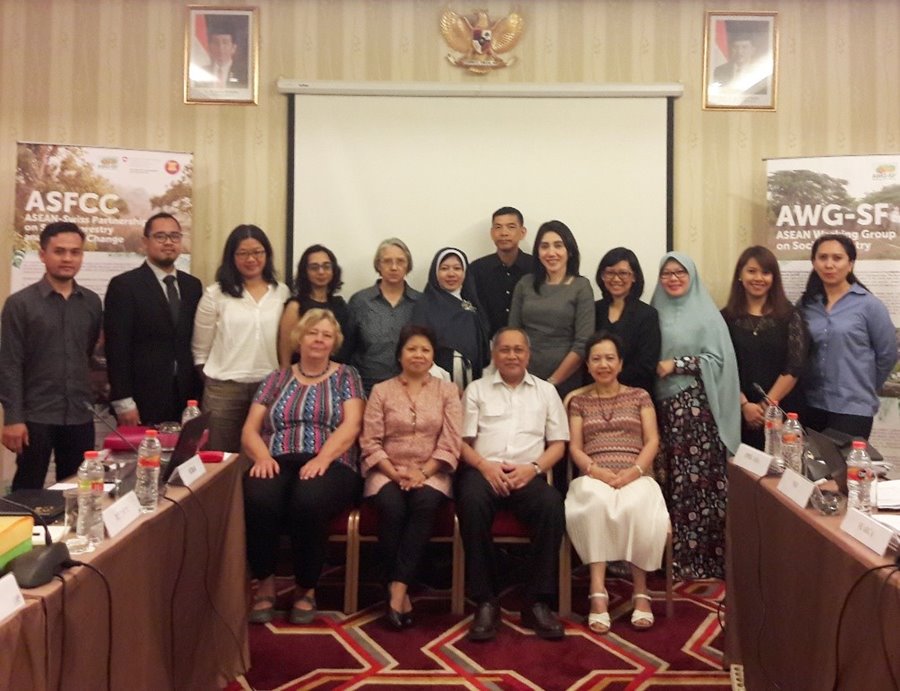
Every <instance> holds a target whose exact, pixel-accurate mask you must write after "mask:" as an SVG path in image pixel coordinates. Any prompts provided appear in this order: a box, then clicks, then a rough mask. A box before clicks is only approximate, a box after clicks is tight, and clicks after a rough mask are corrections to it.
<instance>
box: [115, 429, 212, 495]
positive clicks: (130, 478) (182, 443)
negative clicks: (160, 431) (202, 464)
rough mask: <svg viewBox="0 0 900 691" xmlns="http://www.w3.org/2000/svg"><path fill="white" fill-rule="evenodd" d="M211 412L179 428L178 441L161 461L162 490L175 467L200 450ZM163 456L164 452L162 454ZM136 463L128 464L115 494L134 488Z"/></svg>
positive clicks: (121, 493) (160, 483)
mask: <svg viewBox="0 0 900 691" xmlns="http://www.w3.org/2000/svg"><path fill="white" fill-rule="evenodd" d="M211 418H212V413H203V414H202V415H200V416H199V417H195V418H194V419H193V420H189V421H188V422H186V423H185V424H184V426H183V427H182V428H181V434H179V435H178V441H177V442H175V448H174V449H173V450H172V454H171V456H169V460H168V461H165V460H164V461H163V463H162V464H161V468H160V473H159V488H160V490H163V489H164V488H165V486H166V485H167V484H168V482H169V480H170V479H171V478H172V475H173V474H174V473H175V469H176V468H178V466H180V465H182V464H183V463H184V462H185V461H188V460H190V459H191V458H193V457H194V456H195V455H196V454H197V451H199V450H200V447H201V446H202V444H203V442H205V441H206V433H207V431H208V430H209V421H210V419H211ZM164 457H165V454H164ZM136 465H137V461H136V460H135V461H134V462H132V463H131V464H130V466H131V468H129V469H128V471H126V472H125V473H123V475H124V477H123V478H122V480H121V483H120V484H119V488H118V491H117V494H118V495H119V496H122V495H124V494H127V493H128V492H130V491H131V490H133V489H134V486H135V484H136V483H137V473H135V472H133V471H134V469H135V467H136Z"/></svg>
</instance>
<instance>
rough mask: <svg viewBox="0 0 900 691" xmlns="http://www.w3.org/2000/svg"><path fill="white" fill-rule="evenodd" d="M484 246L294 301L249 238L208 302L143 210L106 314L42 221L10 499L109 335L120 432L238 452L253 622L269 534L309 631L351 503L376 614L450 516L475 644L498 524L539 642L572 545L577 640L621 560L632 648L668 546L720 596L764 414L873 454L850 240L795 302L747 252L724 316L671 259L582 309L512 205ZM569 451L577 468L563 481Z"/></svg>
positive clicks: (878, 325)
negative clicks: (370, 560)
mask: <svg viewBox="0 0 900 691" xmlns="http://www.w3.org/2000/svg"><path fill="white" fill-rule="evenodd" d="M490 233H491V238H492V240H493V242H494V244H495V247H496V252H495V253H492V254H490V255H488V256H485V257H482V258H480V259H478V260H476V261H474V262H472V263H471V264H470V263H469V260H468V257H467V256H466V254H465V253H464V252H463V251H462V250H460V249H458V248H454V247H446V248H442V249H441V250H439V251H438V252H437V253H436V254H435V255H434V258H433V260H432V262H431V267H430V270H429V275H428V282H427V285H426V286H425V287H424V290H423V292H421V293H420V292H419V291H417V290H415V289H413V288H412V287H411V286H410V285H409V284H408V283H407V280H406V278H407V275H408V273H409V272H410V271H411V269H412V263H413V258H412V256H411V254H410V251H409V249H408V248H407V246H406V245H405V244H404V243H403V242H402V241H401V240H400V239H398V238H389V239H387V240H385V241H384V242H382V243H381V244H380V245H379V246H378V248H377V250H376V253H375V257H374V262H373V266H374V269H375V271H376V273H377V275H378V279H377V281H376V283H375V284H374V285H373V286H371V287H369V288H366V289H364V290H361V291H359V292H358V293H356V294H355V295H353V296H352V297H351V298H350V300H349V301H346V302H345V301H344V299H343V298H342V297H341V296H340V295H339V294H338V293H339V290H340V287H341V284H342V280H341V268H340V266H339V264H338V261H337V258H336V257H335V255H334V253H333V252H332V251H331V250H329V249H328V248H327V247H324V246H322V245H313V246H311V247H309V248H307V250H306V251H305V252H304V253H303V254H302V256H301V257H300V260H299V263H298V266H297V272H296V276H295V280H294V285H293V289H290V288H288V286H287V285H285V284H284V283H281V282H279V281H278V280H277V277H276V274H275V270H274V263H273V256H272V247H271V244H270V243H269V240H268V238H267V237H266V235H265V233H264V232H263V231H262V230H261V229H260V228H258V227H256V226H253V225H241V226H238V227H237V228H235V229H234V230H233V231H232V233H231V234H230V235H229V237H228V240H227V241H226V244H225V248H224V251H223V254H222V261H221V264H220V266H219V268H218V270H217V272H216V281H215V282H214V283H213V284H212V285H210V286H209V287H207V288H206V289H205V291H204V290H203V289H202V288H201V285H200V282H199V281H198V280H197V279H196V278H193V277H191V276H190V275H188V274H186V273H184V272H181V271H177V270H176V269H175V261H176V259H177V257H178V255H179V253H180V250H181V242H182V233H181V228H180V226H179V224H178V221H177V219H175V218H174V217H173V216H171V215H169V214H165V213H160V214H157V215H155V216H153V217H152V218H151V219H149V220H148V221H147V224H146V225H145V228H144V238H143V241H144V248H145V253H146V257H147V261H146V262H145V263H144V264H142V265H141V266H140V267H138V268H136V269H134V270H132V271H129V272H126V273H124V274H122V275H120V276H117V277H115V278H114V279H113V280H112V281H111V282H110V285H109V289H108V291H107V295H106V305H105V308H106V309H105V311H103V314H102V316H101V312H102V310H101V306H100V300H99V298H98V297H97V296H96V295H95V294H94V293H92V292H91V291H89V290H87V289H86V288H84V287H82V286H79V285H78V284H77V283H76V282H75V280H74V277H75V274H77V272H78V269H79V267H80V264H81V256H82V254H81V253H82V248H83V241H84V234H83V233H82V232H81V231H80V229H78V227H77V226H75V225H73V224H70V223H54V224H50V225H49V226H47V228H45V230H44V231H43V233H42V234H41V253H40V254H41V259H42V261H44V264H45V268H46V274H45V276H44V278H43V279H42V280H41V281H39V282H38V283H36V284H35V285H34V286H30V287H28V288H26V289H24V290H22V291H20V292H18V293H16V294H14V295H12V296H10V298H9V299H8V300H7V302H6V304H5V306H4V308H3V315H2V335H3V337H2V341H0V402H2V404H3V406H4V412H5V416H6V417H5V424H4V428H3V443H4V445H5V446H7V448H10V449H11V450H13V451H14V452H16V453H17V454H18V456H17V472H16V477H15V479H14V488H17V487H40V486H41V484H42V482H43V479H44V476H45V474H46V470H47V464H48V461H49V456H50V451H51V450H52V451H53V452H54V453H55V455H56V462H57V468H58V471H57V472H58V474H60V473H61V474H63V475H65V474H71V473H74V472H75V470H76V468H77V465H78V462H79V461H80V459H81V454H82V453H83V451H85V450H87V449H89V448H91V447H92V445H93V434H92V425H91V424H90V412H88V411H86V409H85V405H84V403H85V401H86V400H87V399H88V397H89V392H88V390H87V384H86V381H87V368H88V356H89V354H90V353H91V351H92V350H93V347H94V344H95V342H96V340H97V338H98V336H99V333H100V326H101V320H102V322H103V325H104V332H105V339H106V343H105V346H106V355H107V366H108V372H109V380H110V387H111V395H110V398H111V402H112V406H113V408H114V410H115V413H116V415H117V418H118V420H119V422H120V424H145V425H153V424H158V423H160V422H164V421H166V420H172V419H177V417H178V414H179V412H180V410H181V408H182V407H183V406H184V402H185V401H186V400H187V399H188V398H196V397H198V396H199V394H200V391H201V390H202V400H203V404H202V407H203V409H204V410H205V411H209V412H211V413H212V421H211V430H210V441H209V445H210V447H211V448H217V449H222V450H235V451H236V450H240V449H242V450H243V451H244V453H245V454H246V456H247V458H248V459H249V461H250V463H251V467H250V470H249V472H248V474H247V476H246V478H245V483H244V493H245V506H246V520H247V549H248V561H249V564H250V570H251V573H252V575H253V577H254V578H255V579H257V581H258V586H257V589H256V592H255V597H254V600H253V605H252V609H251V612H250V618H251V620H252V621H254V622H266V621H269V620H270V619H271V618H272V616H273V610H274V603H275V582H274V572H275V559H276V546H277V542H278V539H279V537H280V535H281V534H282V533H283V532H287V533H288V534H289V535H290V538H291V543H292V550H293V558H294V573H295V578H296V584H297V587H296V592H295V596H294V601H293V606H292V609H291V612H290V615H289V616H290V620H291V621H293V622H295V623H305V622H309V621H311V620H312V619H313V618H314V617H315V616H316V599H315V590H316V585H317V582H318V579H319V575H320V573H321V570H322V568H323V564H324V560H325V548H326V543H327V530H328V525H329V522H330V520H331V519H332V518H333V517H334V516H336V515H338V514H339V513H340V512H341V511H343V510H345V509H346V508H348V507H350V506H352V505H353V504H354V503H355V502H356V501H358V500H359V497H360V495H362V497H363V500H364V501H371V502H373V503H374V505H375V506H376V507H377V510H378V514H379V554H380V563H381V566H382V578H383V581H384V584H385V589H386V590H385V593H386V600H387V613H386V614H387V616H386V621H387V622H388V623H389V624H390V625H391V626H393V627H395V628H397V629H402V628H405V627H407V626H410V625H411V624H412V603H411V601H410V597H409V587H410V585H411V584H412V583H413V582H414V580H415V577H416V573H417V570H418V567H419V565H420V563H421V561H422V556H423V554H424V551H425V547H426V544H427V541H428V539H429V538H430V536H431V533H432V528H433V525H434V522H435V518H436V516H437V514H438V511H439V510H440V508H441V506H442V504H443V503H444V502H445V501H446V500H447V499H449V498H451V497H452V498H453V499H454V500H455V509H456V512H457V515H458V517H459V522H460V529H461V533H462V537H463V542H464V546H465V554H466V570H467V582H468V585H469V595H470V596H471V598H472V599H473V600H474V601H475V603H476V605H477V607H476V612H475V616H474V618H473V622H472V625H471V627H470V633H469V635H470V637H471V638H472V639H473V640H488V639H490V638H492V637H493V636H494V635H495V633H496V630H497V625H498V619H499V606H498V602H497V597H498V589H499V575H498V565H497V561H496V555H495V554H494V550H493V546H492V541H491V525H492V522H493V517H494V514H495V512H496V511H497V510H498V509H500V508H508V509H510V510H512V511H513V512H514V513H515V514H516V516H517V517H518V518H519V519H520V520H521V521H522V522H523V523H524V524H525V525H526V526H527V527H528V529H529V532H530V537H531V547H530V552H529V568H528V570H527V573H528V577H527V582H526V584H525V591H526V604H525V606H524V608H523V613H522V622H523V625H524V626H528V627H531V628H533V629H534V630H535V631H536V632H537V634H538V635H540V636H542V637H544V638H549V639H553V638H560V637H562V636H563V628H562V625H561V624H560V622H559V620H558V619H557V617H556V615H555V614H554V612H553V600H554V598H555V595H556V582H557V579H556V573H557V555H558V551H559V545H560V542H561V540H562V536H563V533H564V531H568V534H569V536H570V537H571V540H572V543H573V545H574V546H575V549H576V551H577V552H578V554H579V556H580V558H581V560H582V561H583V562H584V563H587V564H590V573H591V588H590V615H589V625H590V628H591V629H592V630H593V631H595V632H596V633H599V634H602V633H605V632H606V631H608V630H609V628H610V624H611V622H610V618H609V614H608V610H607V604H608V596H607V593H606V589H605V585H604V579H605V572H606V565H607V563H608V562H610V561H625V562H628V563H629V564H630V566H631V570H632V577H633V581H634V593H633V598H634V599H633V613H632V617H631V622H632V624H633V626H635V627H636V628H647V627H649V626H652V624H653V614H652V611H651V608H650V597H649V593H648V592H647V581H646V574H647V571H652V570H654V569H657V568H659V566H660V564H661V560H662V553H663V550H664V547H665V542H666V539H667V534H668V533H669V532H671V534H672V541H673V548H674V555H675V568H676V571H677V573H678V574H679V576H680V577H682V578H687V579H694V578H722V577H724V550H725V514H726V495H727V481H726V459H727V457H728V456H729V455H732V454H733V453H734V452H735V451H736V449H737V446H738V445H739V444H740V443H741V441H744V442H745V443H748V444H752V445H754V446H757V447H761V446H762V433H761V429H762V424H763V413H764V410H765V407H766V405H767V401H768V400H777V401H780V402H781V405H782V407H784V408H787V409H790V410H796V411H798V412H801V414H802V417H803V421H804V424H806V425H808V426H810V427H812V428H814V429H823V428H825V427H831V428H834V429H838V430H842V431H846V432H847V433H849V434H852V435H856V436H862V437H866V436H868V434H869V432H870V430H871V425H872V419H873V416H874V414H875V412H876V410H877V408H878V398H877V391H878V389H879V388H880V387H881V385H882V384H883V383H884V381H885V379H886V377H887V376H888V374H889V373H890V371H891V369H892V368H893V366H894V364H895V362H896V359H897V345H896V340H895V335H894V327H893V325H892V323H891V320H890V317H889V315H888V313H887V310H886V308H885V307H884V305H883V304H882V303H881V302H880V301H879V300H878V299H877V298H876V297H875V296H874V295H873V294H872V293H871V292H869V291H868V290H867V289H866V288H865V287H864V286H863V285H862V284H861V283H860V282H859V280H858V279H857V278H856V276H855V275H854V274H853V266H854V262H855V260H856V248H855V246H854V244H853V242H852V241H851V240H849V239H848V238H846V237H844V236H842V235H824V236H821V237H819V238H818V239H817V240H816V242H815V243H814V245H813V248H812V256H811V259H812V265H813V267H812V272H811V273H810V277H809V281H808V284H807V287H806V291H805V293H804V295H803V297H802V298H801V300H800V302H799V303H798V304H797V305H796V306H793V305H791V304H790V302H789V301H788V300H787V298H786V297H785V294H784V289H783V286H782V282H781V277H780V273H779V269H778V263H777V261H776V259H775V257H774V256H773V255H772V253H771V252H770V251H769V250H767V249H765V248H763V247H751V248H748V249H747V250H745V251H744V252H743V254H742V255H741V257H740V258H739V260H738V262H737V265H736V267H735V271H734V280H733V283H732V286H731V291H730V296H729V299H728V302H727V304H726V306H725V308H724V309H723V310H722V311H721V312H720V311H719V309H718V308H717V307H716V305H715V303H714V301H713V300H712V298H711V297H710V295H709V293H708V292H707V291H706V289H705V288H704V286H703V284H702V282H701V280H700V276H699V274H698V271H697V268H696V266H695V264H694V262H693V261H692V260H691V258H690V257H687V256H685V255H683V254H681V253H679V252H669V253H667V254H666V255H665V256H664V257H663V258H662V259H661V261H660V265H659V272H658V276H657V281H656V286H655V289H654V291H653V296H652V299H651V301H650V304H647V303H645V302H642V301H641V296H642V294H643V292H644V287H645V284H644V274H643V271H642V268H641V266H640V263H639V262H638V259H637V257H636V256H635V254H634V253H633V252H632V251H631V250H629V249H627V248H623V247H618V248H615V249H612V250H610V251H609V252H607V253H606V254H605V255H604V256H603V258H602V259H601V260H600V263H599V266H598V269H597V273H596V281H597V284H598V286H599V288H600V292H601V294H602V298H601V299H600V300H599V301H597V302H596V303H595V302H594V299H593V291H592V288H591V285H590V282H589V281H588V279H587V278H585V277H583V276H581V275H580V273H579V269H580V254H579V251H578V245H577V242H576V240H575V237H574V235H573V233H572V231H571V230H570V229H569V228H568V227H567V226H566V225H565V224H564V223H562V222H560V221H548V222H546V223H544V224H543V225H541V227H540V228H539V230H538V232H537V233H536V235H535V239H534V242H533V249H532V254H531V255H528V254H526V253H525V252H523V251H522V250H520V249H519V244H520V242H521V241H522V240H523V239H524V238H525V236H526V233H527V231H526V228H525V225H524V219H523V217H522V214H521V213H520V212H519V211H518V210H517V209H514V208H512V207H503V208H501V209H498V210H497V211H496V212H495V213H494V214H493V216H492V225H491V231H490ZM32 343H40V344H41V346H42V347H41V348H34V347H29V344H32ZM48 373H49V374H48ZM89 432H90V434H89ZM567 449H568V457H569V458H570V459H571V461H572V466H573V468H572V469H569V465H568V463H559V461H560V460H562V459H563V458H565V457H566V453H567ZM572 470H574V471H577V475H578V476H577V477H576V478H575V479H574V480H572V481H571V482H568V479H567V476H568V474H569V473H570V472H572ZM554 471H556V472H555V473H554ZM550 478H554V479H553V480H552V481H551V480H550ZM657 480H658V481H659V482H658V481H657ZM563 493H565V498H563Z"/></svg>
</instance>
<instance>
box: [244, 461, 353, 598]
mask: <svg viewBox="0 0 900 691" xmlns="http://www.w3.org/2000/svg"><path fill="white" fill-rule="evenodd" d="M311 458H313V456H312V454H286V455H284V456H279V457H277V458H276V459H275V460H276V461H278V466H279V467H280V468H281V472H280V473H279V474H278V475H276V476H275V477H273V478H257V477H250V476H249V475H245V476H244V514H245V520H246V523H247V560H248V561H249V563H250V573H251V574H252V575H253V577H254V578H268V577H269V576H271V575H272V574H274V573H275V563H276V559H277V549H278V540H279V537H280V536H281V534H282V533H285V532H287V533H288V534H289V535H290V537H291V552H292V554H293V561H294V578H295V579H296V581H297V585H298V586H300V587H301V588H305V589H307V588H315V587H316V584H317V583H318V581H319V575H320V574H321V573H322V567H323V565H324V564H325V552H326V549H327V546H328V525H329V523H330V522H331V520H332V519H333V518H334V517H335V516H337V515H338V514H339V513H341V512H342V511H344V510H345V509H347V508H349V507H350V506H352V505H353V504H354V502H355V501H356V499H357V497H358V495H359V490H360V484H361V483H360V478H359V475H358V474H357V473H356V472H354V471H353V470H352V469H350V468H348V467H347V466H345V465H342V464H340V463H332V464H331V465H330V466H329V467H328V470H327V471H325V473H324V475H320V476H319V477H316V478H313V479H312V480H301V479H300V476H299V474H298V473H299V472H300V468H301V467H303V464H304V463H306V462H307V461H308V460H310V459H311Z"/></svg>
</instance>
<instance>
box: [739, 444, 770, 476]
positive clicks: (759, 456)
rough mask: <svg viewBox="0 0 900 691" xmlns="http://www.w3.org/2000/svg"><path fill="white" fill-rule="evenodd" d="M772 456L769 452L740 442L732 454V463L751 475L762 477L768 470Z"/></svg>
mask: <svg viewBox="0 0 900 691" xmlns="http://www.w3.org/2000/svg"><path fill="white" fill-rule="evenodd" d="M773 460H774V458H773V457H772V456H770V455H769V454H767V453H765V452H763V451H760V450H759V449H754V448H753V447H752V446H748V445H747V444H741V445H740V446H739V447H738V450H737V453H736V454H734V464H735V465H736V466H737V467H739V468H743V469H744V470H746V471H747V472H748V473H750V474H751V475H752V476H753V477H762V476H763V475H765V474H766V473H768V472H769V466H770V465H771V464H772V461H773Z"/></svg>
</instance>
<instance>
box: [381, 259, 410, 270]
mask: <svg viewBox="0 0 900 691" xmlns="http://www.w3.org/2000/svg"><path fill="white" fill-rule="evenodd" d="M408 263H409V262H407V261H406V260H405V259H381V260H379V262H378V264H379V265H381V266H398V267H400V268H401V269H402V268H403V267H404V266H406V265H407V264H408Z"/></svg>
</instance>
